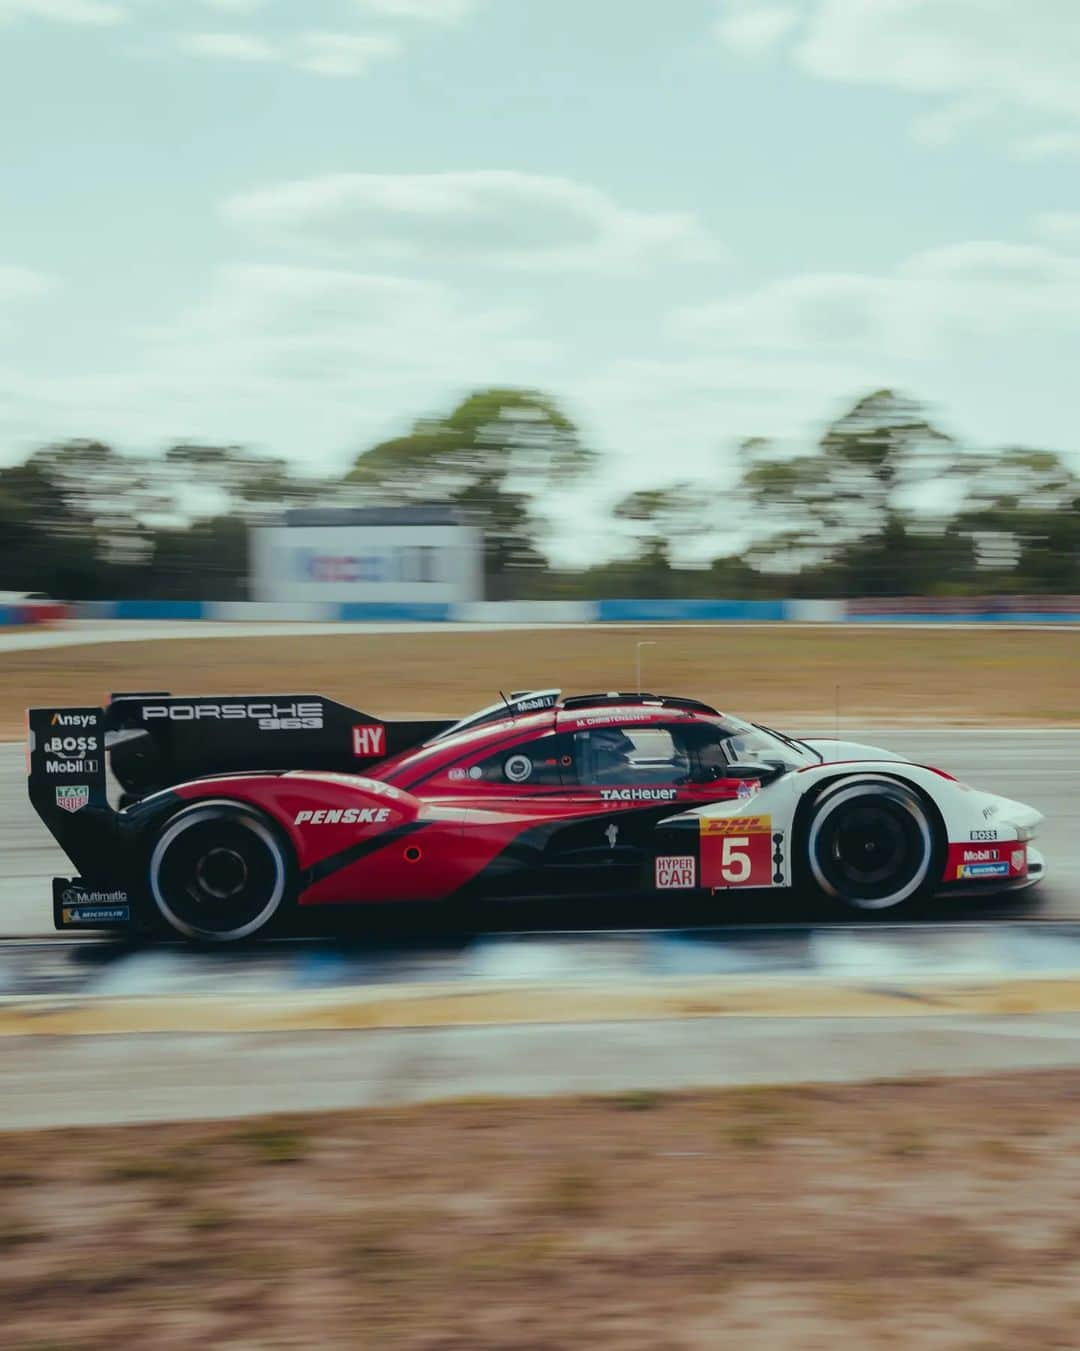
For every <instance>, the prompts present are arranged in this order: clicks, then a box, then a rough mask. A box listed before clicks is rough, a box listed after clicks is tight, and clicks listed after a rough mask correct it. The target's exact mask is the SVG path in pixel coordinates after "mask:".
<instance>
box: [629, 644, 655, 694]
mask: <svg viewBox="0 0 1080 1351" xmlns="http://www.w3.org/2000/svg"><path fill="white" fill-rule="evenodd" d="M655 646H656V643H655V641H650V640H646V641H643V642H640V643H637V644H636V645H635V648H634V672H635V674H636V676H637V692H638V694H640V693H641V649H642V648H643V647H655Z"/></svg>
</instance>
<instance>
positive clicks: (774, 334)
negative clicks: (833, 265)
mask: <svg viewBox="0 0 1080 1351" xmlns="http://www.w3.org/2000/svg"><path fill="white" fill-rule="evenodd" d="M1078 309H1080V259H1076V258H1071V257H1069V256H1067V255H1065V254H1061V253H1058V252H1055V251H1054V250H1051V249H1047V248H1042V247H1039V246H1036V245H1027V244H1007V243H998V242H993V241H987V242H983V241H972V242H968V243H963V244H956V245H950V246H947V247H944V248H938V249H931V250H927V251H925V252H922V253H918V254H915V255H913V256H912V257H911V258H909V259H908V260H907V261H906V262H904V263H903V264H901V265H900V266H899V267H898V268H896V269H894V270H892V271H890V272H883V273H855V272H850V273H808V274H804V275H801V276H793V277H787V278H783V279H780V280H778V281H773V282H770V283H768V284H766V285H764V286H762V287H759V288H757V289H756V290H754V291H750V292H746V293H743V294H741V295H735V296H730V297H725V298H724V299H722V300H718V301H715V302H712V303H709V304H705V305H699V306H692V307H689V308H686V309H683V310H681V311H679V312H677V313H676V314H675V315H674V316H673V317H672V323H673V327H674V329H675V331H676V332H680V333H682V334H684V335H685V336H688V337H691V338H693V339H695V340H696V341H699V342H704V343H707V344H712V345H718V346H720V347H725V346H733V347H736V346H737V347H740V348H758V349H766V350H772V351H779V352H792V353H798V352H800V351H802V352H809V351H814V352H831V353H834V354H849V355H851V356H859V355H863V356H867V355H876V356H877V357H879V358H880V359H881V360H882V361H883V362H885V363H889V362H894V363H895V362H896V361H898V360H911V361H917V362H918V361H927V360H933V359H935V358H936V357H939V356H940V355H941V353H942V352H944V351H948V350H950V348H952V347H954V346H955V345H956V344H958V343H964V344H968V345H971V344H977V343H980V342H983V341H987V340H993V339H996V338H1001V337H1011V338H1015V337H1017V336H1018V335H1019V334H1021V333H1031V334H1036V333H1038V334H1057V333H1062V334H1067V333H1070V332H1071V331H1072V330H1073V327H1074V322H1075V321H1074V316H1075V314H1076V313H1077V311H1078Z"/></svg>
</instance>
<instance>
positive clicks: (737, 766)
mask: <svg viewBox="0 0 1080 1351" xmlns="http://www.w3.org/2000/svg"><path fill="white" fill-rule="evenodd" d="M770 773H771V770H770V768H769V766H768V765H760V764H754V763H753V762H752V761H749V760H736V761H735V763H734V764H732V765H725V766H724V768H723V769H719V770H717V774H716V777H717V778H718V779H767V778H768V777H769V774H770Z"/></svg>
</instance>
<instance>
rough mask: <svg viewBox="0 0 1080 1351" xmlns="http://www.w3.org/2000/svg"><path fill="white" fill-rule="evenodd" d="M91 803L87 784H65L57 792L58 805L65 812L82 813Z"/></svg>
mask: <svg viewBox="0 0 1080 1351" xmlns="http://www.w3.org/2000/svg"><path fill="white" fill-rule="evenodd" d="M89 801H90V788H89V786H88V785H87V784H64V785H63V786H61V787H58V788H57V790H56V805H57V806H58V807H59V808H60V809H61V811H65V812H81V811H82V809H83V808H84V807H85V806H86V804H87V803H88V802H89Z"/></svg>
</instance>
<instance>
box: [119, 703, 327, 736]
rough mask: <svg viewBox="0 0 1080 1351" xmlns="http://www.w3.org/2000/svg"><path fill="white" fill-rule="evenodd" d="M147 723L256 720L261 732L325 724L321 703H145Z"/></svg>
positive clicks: (309, 728)
mask: <svg viewBox="0 0 1080 1351" xmlns="http://www.w3.org/2000/svg"><path fill="white" fill-rule="evenodd" d="M142 715H143V721H144V722H160V721H167V722H253V723H255V725H256V726H257V727H258V729H259V731H260V732H310V731H318V730H319V729H320V728H321V727H322V725H323V706H322V704H321V703H287V704H278V703H275V702H273V701H272V700H268V701H259V702H257V703H247V702H241V703H235V704H233V703H230V704H220V703H210V704H144V705H143V710H142Z"/></svg>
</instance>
